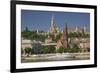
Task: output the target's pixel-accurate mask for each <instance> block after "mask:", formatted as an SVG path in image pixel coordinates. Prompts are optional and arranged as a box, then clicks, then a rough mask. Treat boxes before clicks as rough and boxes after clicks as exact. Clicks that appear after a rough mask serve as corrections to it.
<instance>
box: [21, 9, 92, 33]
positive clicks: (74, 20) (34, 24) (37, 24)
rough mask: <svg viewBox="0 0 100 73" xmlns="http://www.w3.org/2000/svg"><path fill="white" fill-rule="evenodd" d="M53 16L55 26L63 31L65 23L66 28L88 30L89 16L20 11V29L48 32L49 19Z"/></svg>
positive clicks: (69, 13) (83, 14)
mask: <svg viewBox="0 0 100 73" xmlns="http://www.w3.org/2000/svg"><path fill="white" fill-rule="evenodd" d="M52 15H53V16H54V20H55V23H56V26H57V27H58V28H59V29H61V30H62V29H63V28H64V27H65V24H66V23H67V26H68V28H75V26H77V27H78V28H83V26H86V27H87V28H88V29H90V14H89V13H82V12H81V13H79V12H58V11H57V12H55V11H37V10H21V29H22V30H24V29H25V28H26V27H28V29H29V30H37V29H38V30H43V31H48V30H49V29H50V26H51V18H52Z"/></svg>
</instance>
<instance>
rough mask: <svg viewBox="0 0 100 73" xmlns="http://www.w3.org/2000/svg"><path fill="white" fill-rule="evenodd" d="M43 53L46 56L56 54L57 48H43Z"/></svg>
mask: <svg viewBox="0 0 100 73" xmlns="http://www.w3.org/2000/svg"><path fill="white" fill-rule="evenodd" d="M41 52H42V53H44V54H47V53H55V52H56V48H55V47H54V46H43V48H42V49H41Z"/></svg>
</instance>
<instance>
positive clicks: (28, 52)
mask: <svg viewBox="0 0 100 73" xmlns="http://www.w3.org/2000/svg"><path fill="white" fill-rule="evenodd" d="M24 50H25V54H27V56H29V54H30V53H31V50H32V49H31V48H30V47H27V48H25V49H24Z"/></svg>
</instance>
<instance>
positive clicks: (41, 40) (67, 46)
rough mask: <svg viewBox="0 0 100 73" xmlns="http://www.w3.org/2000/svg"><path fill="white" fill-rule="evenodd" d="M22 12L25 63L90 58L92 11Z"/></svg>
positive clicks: (22, 55)
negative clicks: (90, 12)
mask: <svg viewBox="0 0 100 73" xmlns="http://www.w3.org/2000/svg"><path fill="white" fill-rule="evenodd" d="M21 13H22V14H21V24H22V25H21V29H22V30H21V62H22V63H28V62H47V61H72V60H73V61H74V60H88V59H90V31H89V30H90V21H89V20H90V15H89V14H88V13H76V12H52V11H51V12H50V11H34V10H22V12H21ZM36 13H37V14H36ZM43 14H45V15H43ZM48 16H49V17H48ZM46 17H47V18H46ZM57 17H58V18H59V19H58V20H57ZM60 17H64V19H63V18H60ZM78 17H79V18H78ZM68 19H71V20H68ZM78 20H79V21H78ZM42 24H47V25H42ZM77 24H78V25H77Z"/></svg>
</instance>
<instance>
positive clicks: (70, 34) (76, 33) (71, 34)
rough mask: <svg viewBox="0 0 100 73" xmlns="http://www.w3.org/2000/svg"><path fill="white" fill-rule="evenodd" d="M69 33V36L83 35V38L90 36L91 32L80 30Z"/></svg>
mask: <svg viewBox="0 0 100 73" xmlns="http://www.w3.org/2000/svg"><path fill="white" fill-rule="evenodd" d="M68 35H69V37H82V38H87V37H90V36H89V34H86V33H80V32H70V33H69V34H68Z"/></svg>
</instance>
